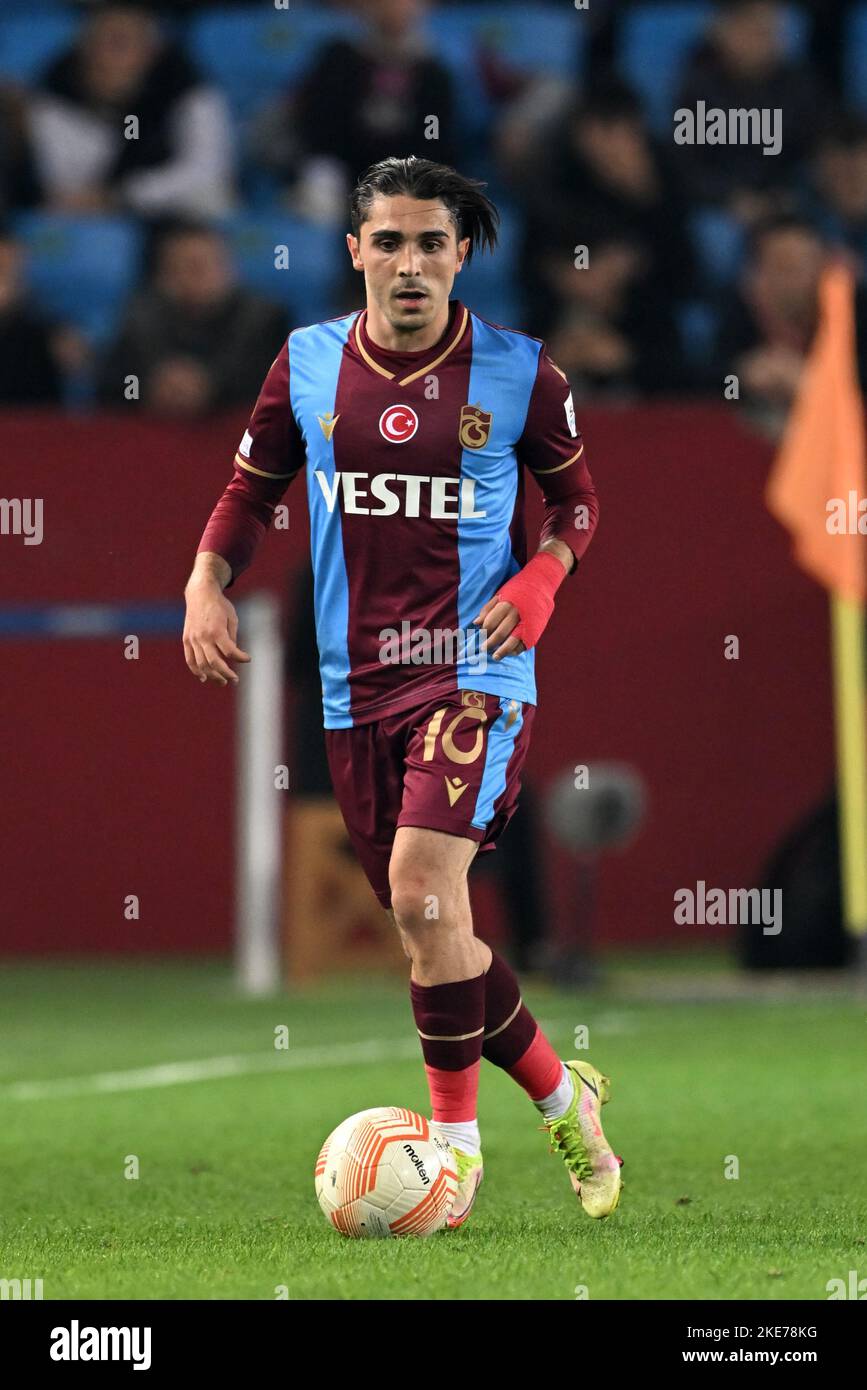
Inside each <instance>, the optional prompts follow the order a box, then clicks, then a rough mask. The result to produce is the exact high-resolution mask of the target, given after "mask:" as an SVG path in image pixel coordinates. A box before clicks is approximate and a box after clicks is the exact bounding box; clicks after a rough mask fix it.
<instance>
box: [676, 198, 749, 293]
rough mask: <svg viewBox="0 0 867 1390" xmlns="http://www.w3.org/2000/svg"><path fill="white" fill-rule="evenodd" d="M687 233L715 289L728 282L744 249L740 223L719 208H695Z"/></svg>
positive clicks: (737, 266)
mask: <svg viewBox="0 0 867 1390" xmlns="http://www.w3.org/2000/svg"><path fill="white" fill-rule="evenodd" d="M689 233H690V238H691V240H692V243H693V246H694V248H695V253H696V256H697V258H698V263H699V269H700V271H701V273H702V275H703V276H704V277H705V278H706V279H708V280H709V281H710V282H711V284H713V285H714V287H715V288H718V289H719V288H723V287H725V286H727V285H731V284H732V282H733V281H734V279H735V278H736V276H737V274H738V271H739V270H740V268H741V265H742V263H743V258H744V253H745V251H746V244H747V234H746V232H745V230H744V227H743V224H742V223H740V222H738V220H737V219H736V218H734V217H732V216H731V215H730V214H729V213H727V212H724V211H723V210H722V209H720V208H696V209H694V210H693V211H692V212H691V213H690V215H689Z"/></svg>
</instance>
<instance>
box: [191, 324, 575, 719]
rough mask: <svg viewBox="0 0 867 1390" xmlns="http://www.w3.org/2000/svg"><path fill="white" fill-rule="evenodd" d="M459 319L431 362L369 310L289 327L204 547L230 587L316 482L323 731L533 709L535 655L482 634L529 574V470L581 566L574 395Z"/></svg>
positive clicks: (494, 335)
mask: <svg viewBox="0 0 867 1390" xmlns="http://www.w3.org/2000/svg"><path fill="white" fill-rule="evenodd" d="M449 309H450V311H449V321H448V326H447V328H446V331H445V333H444V334H443V336H442V338H441V339H440V341H439V342H438V343H437V344H435V345H434V346H433V347H431V348H427V349H425V350H423V351H421V352H390V351H386V350H385V349H383V348H380V347H378V346H377V345H376V344H374V343H373V342H372V341H371V339H370V337H369V335H368V333H367V330H366V318H367V313H366V310H362V311H355V312H353V313H351V314H348V315H346V316H345V317H343V318H337V319H330V320H328V321H327V322H325V323H317V324H313V325H311V326H310V327H308V328H299V329H296V330H295V331H294V332H293V333H292V334H291V335H290V337H289V339H288V342H287V343H286V344H285V346H284V347H283V348H282V349H281V351H280V353H279V354H278V356H277V357H276V359H275V361H274V363H273V365H272V367H271V369H270V371H269V373H268V376H267V378H266V380H265V383H264V385H263V387H262V390H261V392H260V395H259V399H258V400H257V402H256V405H255V408H254V410H253V414H252V416H251V418H250V422H249V426H248V429H247V431H246V433H245V434H244V438H243V440H242V441H241V445H240V448H239V451H238V453H237V455H236V458H235V476H234V478H233V480H232V481H231V482H230V483H229V485H228V487H227V488H226V491H225V492H224V494H223V496H222V498H221V499H220V501H219V502H218V504H217V506H216V508H215V510H214V512H213V514H212V516H211V519H210V521H209V523H208V526H207V528H206V530H205V533H204V535H203V537H202V540H201V543H200V545H199V549H200V550H209V551H215V552H216V553H217V554H220V555H222V556H224V558H225V559H226V560H227V562H228V564H229V565H230V567H231V569H232V577H233V579H235V578H237V576H238V574H240V573H241V571H242V570H243V569H245V568H246V566H247V565H248V564H249V563H250V560H251V558H252V554H253V550H254V548H255V545H256V544H257V542H258V540H259V539H260V538H261V536H262V534H263V533H264V531H265V529H266V527H267V525H268V523H269V522H270V520H271V518H272V516H273V512H274V507H275V506H276V504H277V503H278V501H279V500H280V498H281V496H282V495H283V492H284V490H285V489H286V487H287V486H288V484H289V483H290V481H291V480H292V478H294V477H295V476H296V475H297V474H298V473H300V472H302V471H304V472H305V474H306V480H307V500H308V506H309V511H310V539H311V551H312V561H313V571H314V580H315V609H316V632H317V640H318V645H319V658H320V671H321V676H322V692H323V703H324V712H325V726H326V728H330V729H341V728H348V727H351V726H352V725H353V724H361V723H366V722H368V721H370V720H373V719H379V718H381V717H382V716H383V715H386V714H394V713H397V712H399V711H402V710H405V709H408V708H409V707H411V706H412V705H414V704H422V703H424V702H425V701H427V700H428V699H430V698H433V697H435V696H437V695H438V694H439V693H443V694H446V693H448V692H451V691H454V690H455V689H457V690H475V691H482V692H485V693H487V694H491V695H498V696H500V697H502V698H506V699H511V700H517V701H521V702H527V703H530V704H535V701H536V686H535V680H534V674H533V671H534V653H533V652H532V651H529V652H521V653H519V654H516V655H512V656H508V657H505V658H503V659H502V660H501V661H498V662H494V661H492V660H490V659H487V660H486V659H485V654H484V653H481V652H480V651H479V650H478V648H477V646H476V645H474V644H475V643H477V641H478V632H477V630H476V629H474V628H473V626H472V620H473V618H475V617H476V615H477V614H478V612H479V610H480V609H481V608H482V606H483V605H484V604H485V603H486V602H487V601H488V599H490V598H492V597H493V595H494V594H495V593H496V592H497V589H498V588H499V586H500V585H501V584H503V583H504V582H505V580H507V579H508V578H509V577H510V576H511V575H513V574H515V573H516V571H517V570H519V569H520V568H521V567H522V566H523V565H524V564H525V563H526V560H527V542H526V533H525V525H524V480H525V475H526V473H527V472H529V473H530V474H531V476H532V477H533V478H534V479H535V480H536V482H537V484H538V485H539V487H540V488H541V490H542V493H543V496H544V500H545V521H544V524H543V527H542V534H541V537H540V540H542V541H544V540H548V539H550V538H552V537H557V538H558V539H560V540H562V541H565V542H566V544H567V545H568V546H569V547H570V549H571V550H572V552H573V554H574V555H575V557H576V560H577V559H580V557H581V556H582V555H583V553H584V551H585V550H586V548H587V546H588V544H589V542H590V538H591V536H592V534H593V530H594V528H595V525H596V519H597V515H598V508H597V502H596V494H595V490H594V487H593V483H592V480H591V478H590V474H589V471H588V469H587V463H586V460H585V458H584V447H583V443H582V440H581V436H580V434H579V432H578V428H577V425H576V423H575V413H574V409H573V404H572V395H571V392H570V389H569V384H568V382H567V380H566V377H565V376H564V374H563V372H561V371H560V369H559V367H557V366H555V364H554V363H553V362H552V361H551V359H550V357H549V356H548V354H547V352H546V350H545V345H544V343H543V342H541V341H540V340H539V339H538V338H532V337H529V336H528V335H527V334H525V333H520V332H517V331H515V330H513V329H509V328H502V327H499V326H497V325H495V324H492V323H488V322H487V321H486V320H485V319H482V318H479V317H478V315H476V314H474V313H472V312H471V311H470V310H468V309H467V308H465V307H464V305H463V304H461V303H460V302H459V301H457V300H453V301H451V303H450V306H449ZM533 549H534V550H535V549H536V546H535V545H534V547H533ZM393 634H397V640H395V637H394V636H393ZM449 634H451V637H449Z"/></svg>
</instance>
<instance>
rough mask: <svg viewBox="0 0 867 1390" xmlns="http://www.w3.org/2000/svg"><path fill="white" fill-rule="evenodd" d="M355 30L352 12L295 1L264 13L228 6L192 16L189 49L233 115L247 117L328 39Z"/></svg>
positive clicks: (303, 68)
mask: <svg viewBox="0 0 867 1390" xmlns="http://www.w3.org/2000/svg"><path fill="white" fill-rule="evenodd" d="M357 30H358V25H357V22H356V21H355V20H354V19H353V18H352V16H350V15H346V14H337V13H328V12H325V13H322V12H318V11H316V10H314V9H301V8H298V7H296V6H295V5H294V4H293V6H292V8H291V9H288V10H276V9H274V10H271V12H270V13H266V14H261V13H258V14H257V13H256V12H255V11H252V10H237V9H224V10H216V11H212V12H211V13H209V14H203V15H202V16H201V17H200V18H198V19H195V20H193V21H192V23H191V24H190V27H189V31H188V48H189V52H190V56H191V57H192V58H193V60H194V61H195V62H196V63H197V64H198V66H199V68H200V69H201V70H202V71H203V72H204V73H205V74H206V75H207V76H209V77H210V78H211V79H212V80H213V81H214V82H216V83H217V84H218V85H219V86H220V87H221V88H222V90H223V92H224V93H225V95H226V98H227V100H228V101H229V103H230V105H231V108H232V111H233V113H234V115H235V116H236V117H237V118H238V119H239V120H245V119H246V118H248V117H249V116H250V115H252V114H253V113H254V112H255V111H257V110H258V109H259V108H261V107H262V106H264V105H267V104H268V102H269V101H271V100H273V99H274V98H276V97H278V96H279V95H280V93H281V92H282V91H283V90H284V89H285V88H287V87H289V86H291V85H292V83H294V82H296V81H297V80H298V78H299V77H300V76H301V75H302V73H304V72H305V71H306V70H307V68H308V67H309V66H310V64H311V62H312V61H313V59H314V57H315V56H316V53H317V52H318V50H319V48H320V47H321V45H322V44H323V43H324V42H326V41H327V40H329V39H331V38H334V37H336V36H337V35H339V34H347V33H353V32H357Z"/></svg>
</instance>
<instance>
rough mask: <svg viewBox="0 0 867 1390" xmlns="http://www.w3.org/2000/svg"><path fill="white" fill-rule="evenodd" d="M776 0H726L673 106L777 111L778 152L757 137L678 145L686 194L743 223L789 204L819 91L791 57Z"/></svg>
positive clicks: (813, 122)
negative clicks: (767, 148) (770, 151)
mask: <svg viewBox="0 0 867 1390" xmlns="http://www.w3.org/2000/svg"><path fill="white" fill-rule="evenodd" d="M783 23H784V7H783V6H782V5H781V4H779V3H777V0H725V3H723V4H722V5H721V6H720V9H719V13H718V14H717V16H716V18H715V19H714V20H713V22H712V24H711V28H710V31H709V33H708V36H707V39H706V41H705V42H704V43H703V44H702V46H701V47H700V49H699V50H698V52H697V53H696V54H695V56H694V58H693V60H692V62H691V65H690V66H689V68H688V70H687V73H686V76H685V79H684V83H683V87H682V90H681V93H680V96H679V99H678V101H677V107H676V109H680V108H684V107H685V108H688V109H689V110H692V111H696V110H697V108H698V102H700V101H701V102H704V103H705V109H706V110H710V109H712V108H718V109H721V110H723V111H726V112H728V111H729V110H733V109H741V108H743V109H747V110H752V109H753V108H756V109H758V110H760V111H761V110H763V109H767V110H770V111H771V112H773V111H776V110H780V111H781V112H782V115H781V117H780V120H781V129H782V145H781V148H780V151H779V153H777V154H773V155H766V154H765V153H764V148H763V146H762V145H761V144H758V143H753V144H735V143H730V144H726V145H708V144H694V145H680V146H678V147H677V150H678V158H679V161H680V164H681V168H682V171H683V176H684V178H685V180H686V184H687V188H688V190H689V192H690V194H691V196H692V197H693V198H694V199H695V200H697V201H700V202H706V203H712V204H716V205H721V206H724V207H726V208H727V209H728V210H729V211H730V212H731V213H732V215H733V216H735V217H737V218H738V219H739V220H740V221H742V222H744V223H746V224H747V225H754V224H755V223H756V222H758V221H761V220H764V219H765V218H767V217H768V216H771V215H774V214H777V213H780V212H784V211H790V210H791V209H792V207H793V205H794V200H793V192H792V189H793V184H794V182H795V180H796V177H797V172H798V168H799V165H800V163H801V161H802V160H803V158H804V157H805V155H806V153H807V150H808V147H809V145H810V143H811V141H812V137H813V135H814V132H815V129H816V125H817V121H818V116H819V111H820V105H821V93H820V91H819V88H818V84H817V82H816V81H815V79H814V77H813V76H812V74H811V73H810V72H809V71H808V70H807V69H806V68H803V67H801V66H799V65H797V64H795V63H792V62H791V61H790V60H789V59H788V57H787V54H786V48H785V41H784V29H783Z"/></svg>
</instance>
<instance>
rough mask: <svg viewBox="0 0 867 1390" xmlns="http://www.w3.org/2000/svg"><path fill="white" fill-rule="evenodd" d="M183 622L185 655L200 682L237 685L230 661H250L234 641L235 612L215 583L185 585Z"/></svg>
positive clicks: (236, 621)
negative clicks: (186, 586)
mask: <svg viewBox="0 0 867 1390" xmlns="http://www.w3.org/2000/svg"><path fill="white" fill-rule="evenodd" d="M186 599H187V616H186V620H185V622H184V656H185V657H186V662H187V666H188V667H189V669H190V670H191V671H192V673H193V675H194V676H198V678H199V680H200V681H212V682H213V683H214V684H215V685H229V684H232V685H237V684H238V673H237V671H233V670H232V667H231V666H230V665H229V662H230V661H235V662H247V661H249V660H250V658H249V656H248V655H247V653H246V652H245V651H242V650H241V648H240V647H239V646H238V644H237V641H236V640H235V639H236V638H237V636H238V615H237V613H236V612H235V609H234V608H233V606H232V604H231V603H230V602H229V600H228V599H227V598H226V596H225V594H224V593H223V592H222V590H221V589H220V586H219V585H218V584H213V583H208V584H191V585H189V586H188V588H187V592H186Z"/></svg>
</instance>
